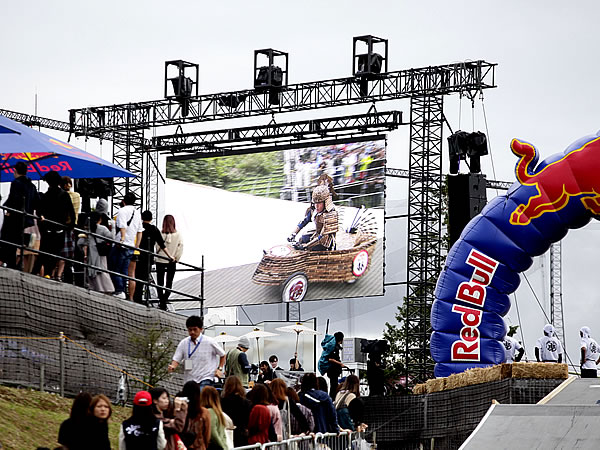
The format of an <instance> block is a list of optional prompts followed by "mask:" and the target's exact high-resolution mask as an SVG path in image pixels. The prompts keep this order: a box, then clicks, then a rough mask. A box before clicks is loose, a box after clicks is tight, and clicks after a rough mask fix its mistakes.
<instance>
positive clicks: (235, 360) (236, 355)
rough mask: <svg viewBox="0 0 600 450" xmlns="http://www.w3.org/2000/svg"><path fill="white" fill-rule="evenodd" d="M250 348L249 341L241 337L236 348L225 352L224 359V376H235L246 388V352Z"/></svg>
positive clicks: (248, 366)
mask: <svg viewBox="0 0 600 450" xmlns="http://www.w3.org/2000/svg"><path fill="white" fill-rule="evenodd" d="M249 348H250V340H249V339H248V338H247V337H246V336H242V337H241V338H240V340H239V341H238V344H237V347H236V348H234V349H231V350H229V351H228V352H227V356H226V358H225V361H226V362H225V365H226V366H225V376H227V377H229V376H232V375H234V376H236V377H238V378H239V379H240V381H241V382H242V386H244V387H245V388H247V387H248V375H249V373H250V367H251V366H250V363H249V362H248V357H247V356H246V352H247V351H248V349H249Z"/></svg>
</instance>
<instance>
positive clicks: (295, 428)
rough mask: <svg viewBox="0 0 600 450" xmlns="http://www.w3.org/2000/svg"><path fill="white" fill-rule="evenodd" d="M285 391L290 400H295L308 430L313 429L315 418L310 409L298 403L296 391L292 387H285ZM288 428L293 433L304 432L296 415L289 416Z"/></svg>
mask: <svg viewBox="0 0 600 450" xmlns="http://www.w3.org/2000/svg"><path fill="white" fill-rule="evenodd" d="M285 393H286V394H287V396H288V398H289V399H290V400H294V402H296V406H298V409H299V410H300V412H301V413H302V415H303V416H304V418H305V419H306V423H307V425H308V432H309V433H312V432H313V431H314V430H315V419H314V417H313V415H312V411H311V410H310V409H308V408H307V407H306V406H304V405H303V404H302V403H300V397H298V393H297V392H296V390H295V389H294V388H293V387H288V388H286V390H285ZM290 428H291V430H292V434H293V435H297V434H302V433H304V431H303V430H302V426H301V425H300V423H299V422H298V421H297V420H296V416H294V415H293V414H292V416H291V417H290Z"/></svg>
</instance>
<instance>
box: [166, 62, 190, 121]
mask: <svg viewBox="0 0 600 450" xmlns="http://www.w3.org/2000/svg"><path fill="white" fill-rule="evenodd" d="M169 72H171V75H169ZM173 72H174V74H173ZM169 84H170V85H171V87H172V93H170V92H169ZM194 88H195V89H194ZM192 95H195V96H196V97H197V96H198V64H194V63H190V62H187V61H182V60H174V61H165V98H167V99H174V100H175V101H177V102H178V103H179V104H181V115H182V117H186V116H187V115H188V114H189V103H190V102H189V100H190V98H191V97H192Z"/></svg>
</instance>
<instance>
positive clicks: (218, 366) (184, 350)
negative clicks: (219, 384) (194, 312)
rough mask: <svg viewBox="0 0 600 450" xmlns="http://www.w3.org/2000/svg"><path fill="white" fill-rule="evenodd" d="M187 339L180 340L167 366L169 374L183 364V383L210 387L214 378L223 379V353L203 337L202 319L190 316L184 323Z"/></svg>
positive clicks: (217, 345)
mask: <svg viewBox="0 0 600 450" xmlns="http://www.w3.org/2000/svg"><path fill="white" fill-rule="evenodd" d="M185 326H186V327H187V330H188V334H189V337H186V338H185V339H182V340H181V342H180V343H179V345H178V346H177V349H176V350H175V354H174V355H173V361H172V362H171V364H169V372H173V371H174V370H175V369H177V367H178V366H179V365H180V364H183V382H184V383H187V382H188V381H195V382H196V383H198V384H199V385H200V389H202V388H203V387H204V386H212V385H213V384H214V383H213V379H214V378H215V377H218V378H223V367H224V366H225V351H224V350H223V349H222V348H221V346H220V345H219V344H218V343H216V342H215V341H214V340H213V339H212V338H210V337H209V336H204V335H203V334H202V332H203V331H204V330H203V328H204V319H203V318H202V317H199V316H190V317H188V319H187V320H186V321H185Z"/></svg>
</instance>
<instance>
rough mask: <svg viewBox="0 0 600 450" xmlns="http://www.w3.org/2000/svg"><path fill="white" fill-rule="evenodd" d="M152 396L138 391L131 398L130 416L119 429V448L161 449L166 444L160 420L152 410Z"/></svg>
mask: <svg viewBox="0 0 600 450" xmlns="http://www.w3.org/2000/svg"><path fill="white" fill-rule="evenodd" d="M152 404H153V402H152V396H151V395H150V393H149V392H148V391H139V392H138V393H137V394H135V397H134V398H133V410H132V413H131V417H130V418H129V419H126V420H124V421H123V424H122V425H121V428H120V429H119V450H163V449H164V448H165V446H166V445H167V440H166V439H165V432H164V429H163V422H162V420H160V419H158V418H157V417H156V416H155V415H154V412H153V411H152Z"/></svg>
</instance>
